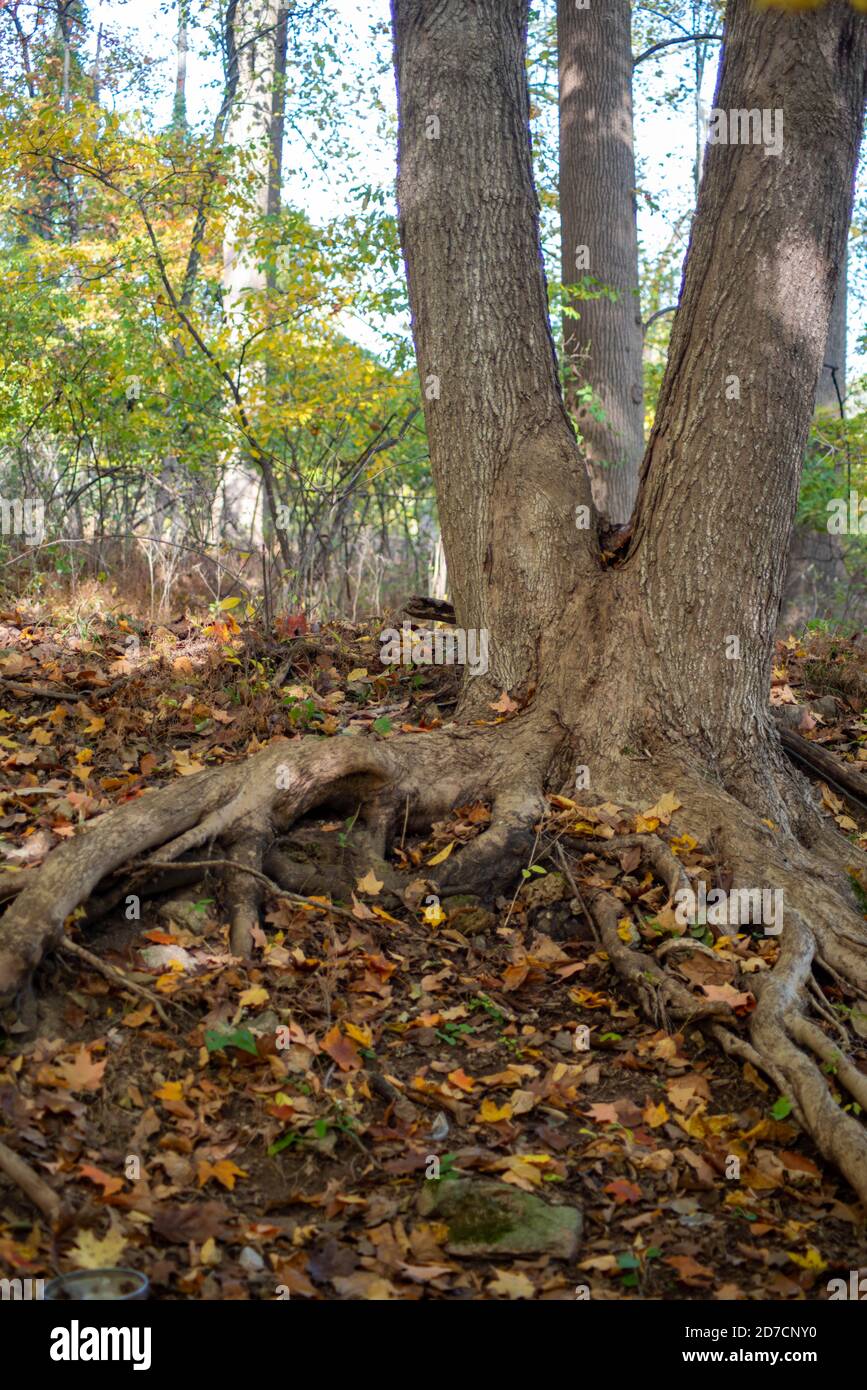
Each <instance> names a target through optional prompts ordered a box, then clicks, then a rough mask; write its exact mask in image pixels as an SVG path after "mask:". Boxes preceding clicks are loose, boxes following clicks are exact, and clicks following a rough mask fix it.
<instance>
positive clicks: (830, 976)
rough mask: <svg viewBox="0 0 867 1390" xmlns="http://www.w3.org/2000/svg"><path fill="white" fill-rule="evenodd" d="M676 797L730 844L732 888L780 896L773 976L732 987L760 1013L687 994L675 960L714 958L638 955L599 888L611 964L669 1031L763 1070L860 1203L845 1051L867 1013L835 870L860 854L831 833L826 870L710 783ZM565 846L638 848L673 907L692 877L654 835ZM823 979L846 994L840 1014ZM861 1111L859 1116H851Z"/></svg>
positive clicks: (852, 914) (862, 1142) (864, 1185)
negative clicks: (698, 1038)
mask: <svg viewBox="0 0 867 1390" xmlns="http://www.w3.org/2000/svg"><path fill="white" fill-rule="evenodd" d="M683 799H684V802H685V803H686V804H687V805H688V806H689V807H690V810H691V811H692V812H693V813H694V815H695V820H694V821H693V828H695V829H699V833H702V830H701V828H700V826H699V823H700V822H702V823H703V831H704V834H705V837H706V838H707V839H709V838H710V832H711V828H712V829H713V831H714V833H715V834H716V836H717V837H718V838H719V837H721V838H722V839H723V840H724V841H725V845H726V859H727V861H728V862H729V864H730V865H731V866H732V867H733V869H734V873H735V882H736V883H737V884H738V885H749V886H750V887H753V888H758V887H768V886H773V887H775V888H782V890H783V893H784V903H785V907H784V920H783V927H782V932H781V934H780V936H779V943H780V946H779V954H778V957H777V960H776V962H775V963H774V965H773V967H772V968H771V969H770V970H767V971H762V972H758V973H752V974H750V975H749V976H746V975H744V976H738V977H737V978H736V979H735V981H734V982H733V983H734V986H735V988H736V989H738V990H743V991H751V992H752V993H753V995H754V996H755V997H756V1000H757V1002H756V1007H755V1010H754V1012H753V1013H752V1015H751V1016H750V1017H749V1020H748V1023H745V1021H744V1020H743V1019H741V1018H738V1017H736V1015H735V1014H734V1012H733V1011H732V1009H731V1008H730V1007H729V1005H728V1004H726V1003H723V1002H720V1001H718V1000H713V1001H712V1000H709V999H704V998H703V997H702V996H700V995H697V994H695V993H693V991H692V989H691V988H689V987H688V985H687V984H685V983H684V982H683V980H682V979H679V978H678V977H677V973H676V967H677V959H678V956H679V954H680V952H681V951H684V952H686V953H695V952H702V951H706V952H707V953H708V954H709V955H711V956H712V955H713V954H714V953H713V951H711V950H710V949H709V948H708V947H706V946H703V945H702V944H701V943H700V942H698V941H696V940H694V939H692V938H690V937H684V938H674V939H670V940H668V941H665V942H663V943H662V944H661V945H658V946H656V947H655V949H650V950H648V949H647V947H646V944H645V946H644V948H641V943H640V938H639V937H638V934H637V933H636V934H635V939H634V940H633V941H629V940H628V939H624V937H625V936H626V933H625V932H624V931H623V930H622V929H621V924H622V921H623V918H624V905H623V903H622V902H620V901H618V899H617V898H616V897H613V896H612V895H611V894H609V893H607V892H605V891H603V890H598V889H597V890H596V891H595V892H591V893H589V894H587V900H588V902H589V906H590V911H591V913H592V915H593V917H594V920H595V921H596V923H597V925H598V927H599V931H600V935H601V939H602V943H603V945H604V947H605V950H606V952H607V954H608V957H609V959H610V961H611V963H612V965H613V966H614V968H615V969H616V970H617V971H618V973H619V974H620V975H621V976H622V977H623V978H624V979H625V980H626V981H627V982H628V983H629V985H630V987H631V988H632V990H633V992H634V994H635V996H636V998H637V1000H638V1002H639V1004H640V1005H641V1007H642V1010H643V1012H644V1013H645V1014H646V1016H647V1017H648V1018H650V1019H652V1020H653V1021H654V1022H656V1023H657V1024H659V1025H661V1026H664V1027H669V1026H670V1025H672V1024H674V1023H677V1024H681V1025H682V1024H688V1023H694V1024H699V1025H700V1026H701V1027H702V1028H704V1029H705V1030H706V1031H707V1032H708V1033H709V1034H710V1035H711V1036H713V1037H714V1039H715V1040H716V1041H717V1042H718V1043H719V1045H720V1046H721V1047H722V1048H723V1050H724V1051H725V1052H726V1053H728V1054H729V1055H730V1056H733V1057H736V1058H738V1059H739V1060H741V1061H743V1062H749V1063H751V1064H752V1066H754V1067H756V1068H759V1069H761V1070H762V1071H764V1072H765V1074H766V1075H767V1076H769V1077H770V1078H771V1080H772V1081H773V1082H774V1084H775V1086H776V1087H777V1088H778V1090H779V1092H780V1094H781V1095H782V1096H785V1097H786V1098H787V1099H788V1100H789V1101H790V1103H791V1106H792V1112H793V1114H794V1116H795V1118H796V1119H797V1120H798V1121H799V1123H800V1124H801V1126H802V1127H803V1128H804V1130H805V1131H806V1132H807V1133H809V1134H810V1136H811V1137H812V1139H813V1141H814V1142H815V1144H816V1147H817V1148H818V1149H819V1150H820V1152H821V1153H822V1154H823V1155H824V1156H825V1157H826V1158H827V1159H829V1160H830V1161H831V1162H832V1163H834V1164H835V1165H836V1166H837V1167H838V1168H839V1170H840V1172H841V1173H843V1174H844V1175H845V1177H846V1178H847V1179H848V1180H849V1182H850V1183H851V1185H852V1187H853V1188H854V1190H855V1191H856V1192H857V1194H858V1196H859V1197H860V1198H861V1200H862V1201H863V1202H864V1203H865V1204H867V1126H865V1123H864V1118H867V1071H863V1070H861V1068H860V1067H859V1066H858V1064H857V1062H856V1061H854V1060H853V1055H852V1054H853V1053H856V1052H858V1051H859V1050H860V1051H861V1053H862V1055H863V1053H864V1048H863V1046H862V1045H861V1041H860V1038H859V1037H858V1036H857V1035H856V1034H855V1033H854V1032H852V1031H851V1030H850V1029H849V1027H848V1026H847V1015H848V1014H849V1013H850V1012H851V1009H852V1007H855V1008H858V1007H859V1005H860V1007H861V1008H862V1009H864V1010H865V1011H867V1003H865V1000H867V927H865V921H864V916H863V915H862V914H861V913H860V912H859V910H858V907H857V903H856V899H855V897H854V895H853V893H852V891H851V888H850V886H849V885H847V882H846V878H845V875H844V873H843V871H842V866H843V864H846V865H847V866H848V867H849V869H850V872H851V867H852V864H853V862H855V860H856V853H857V852H856V851H853V849H852V847H851V846H849V845H847V844H846V842H845V841H842V839H840V837H835V838H836V840H837V850H838V854H839V858H838V861H837V865H836V871H833V870H832V869H830V868H829V862H828V861H829V858H830V856H829V853H828V849H829V844H828V842H827V841H825V840H823V842H822V844H821V847H820V848H821V857H820V855H818V854H816V853H811V852H810V851H808V850H805V849H804V847H803V846H801V845H799V844H798V843H797V842H794V841H790V840H789V839H788V837H782V836H781V837H780V839H781V840H782V843H780V844H777V843H775V837H774V835H773V832H771V831H770V830H769V828H768V827H767V825H765V824H764V822H762V821H761V820H760V819H759V818H758V817H756V816H754V815H753V814H751V813H750V812H749V811H747V810H746V809H745V808H744V807H743V806H742V805H739V804H737V803H735V802H734V801H733V799H732V798H731V797H729V796H728V795H727V794H726V793H724V792H722V791H720V790H717V791H715V792H711V791H709V789H708V787H707V785H706V784H704V785H703V786H702V787H701V788H700V789H699V788H698V787H697V786H696V785H695V784H693V785H692V786H691V787H690V789H689V790H684V792H683ZM571 843H572V845H574V846H576V847H577V848H579V849H581V850H583V851H585V852H586V851H588V850H590V851H592V852H593V854H594V855H597V856H598V855H603V856H604V855H606V854H608V853H612V854H616V853H617V852H619V851H621V850H622V849H624V848H627V847H629V846H632V845H636V844H637V845H639V846H640V848H641V851H642V859H643V861H644V863H645V866H646V867H650V868H652V870H653V872H654V876H655V877H656V878H657V879H658V880H660V881H661V882H662V883H663V884H664V885H665V887H666V889H667V891H668V894H669V902H670V901H671V899H672V897H673V895H674V893H675V891H676V890H677V889H678V888H680V887H683V886H685V884H686V883H687V882H688V880H687V879H686V876H685V874H684V870H683V868H682V866H681V864H680V862H679V861H678V860H677V859H676V857H675V856H674V855H673V854H672V853H671V851H670V849H669V848H668V847H667V846H666V845H665V844H664V842H663V841H662V840H661V839H660V838H659V837H658V836H656V835H639V836H620V837H615V838H614V839H612V840H608V841H601V842H600V841H599V840H592V841H590V840H573V841H572V842H571ZM736 930H737V928H735V931H736ZM822 979H824V980H825V981H826V983H827V981H830V986H831V988H832V989H833V990H834V992H835V993H837V994H839V995H841V996H842V999H841V1001H840V1002H841V1007H840V1008H839V1009H838V1010H837V1011H835V1010H833V1009H832V1008H831V1006H830V1004H829V1002H828V999H827V996H826V993H825V991H824V989H823V986H822V983H821V980H822ZM746 1028H748V1035H747V1032H746V1031H745V1029H746ZM853 1102H854V1105H853V1104H852V1103H853ZM853 1112H854V1113H853ZM861 1112H863V1118H857V1117H856V1116H859V1115H860V1114H861Z"/></svg>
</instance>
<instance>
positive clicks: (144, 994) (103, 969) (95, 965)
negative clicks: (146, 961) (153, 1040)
mask: <svg viewBox="0 0 867 1390" xmlns="http://www.w3.org/2000/svg"><path fill="white" fill-rule="evenodd" d="M60 949H61V951H63V952H65V954H66V955H68V956H75V957H76V958H77V959H78V960H82V961H84V962H85V964H87V965H89V966H90V967H91V968H92V969H93V970H98V971H99V973H100V975H104V976H105V978H106V979H107V980H111V981H112V983H113V984H116V985H121V986H122V987H123V988H124V989H128V990H130V992H131V993H132V994H138V995H140V996H141V998H142V999H147V1001H148V1003H149V1004H153V1006H154V1008H155V1009H156V1011H157V1013H158V1014H159V1016H160V1018H161V1019H162V1021H163V1023H165V1024H166V1025H168V1022H169V1020H168V1018H167V1016H166V1012H165V1009H164V1008H163V1006H162V1002H161V1001H160V1000H159V999H158V998H157V996H156V995H155V994H154V992H153V990H150V989H147V988H146V986H145V985H140V984H137V983H136V981H135V980H130V979H128V978H127V976H126V975H125V974H124V973H123V971H122V970H118V968H117V966H115V965H109V964H108V961H104V960H100V958H99V956H95V955H94V954H93V952H92V951H88V950H87V948H86V947H85V946H79V944H78V942H77V941H70V940H69V938H68V937H67V938H66V939H65V940H64V941H62V942H61V943H60ZM167 1002H168V1003H170V1004H171V1005H172V1007H173V1008H175V1009H180V1010H181V1012H182V1013H185V1014H187V1016H188V1017H190V1018H192V1014H190V1012H189V1010H188V1009H185V1008H184V1007H183V1005H182V1004H178V1003H176V1002H175V1000H173V999H172V1000H168V1001H167Z"/></svg>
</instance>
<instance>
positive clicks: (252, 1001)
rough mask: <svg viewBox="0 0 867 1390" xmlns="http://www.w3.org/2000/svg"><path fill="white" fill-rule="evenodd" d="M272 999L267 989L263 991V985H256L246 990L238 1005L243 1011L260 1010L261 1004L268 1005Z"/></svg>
mask: <svg viewBox="0 0 867 1390" xmlns="http://www.w3.org/2000/svg"><path fill="white" fill-rule="evenodd" d="M270 997H271V996H270V995H269V993H268V991H267V989H263V988H262V986H261V985H254V986H252V988H250V989H245V990H244V992H243V994H242V995H241V996H240V998H239V1000H238V1003H239V1004H240V1005H241V1008H242V1009H258V1007H259V1005H260V1004H267V1002H268V1000H269V999H270Z"/></svg>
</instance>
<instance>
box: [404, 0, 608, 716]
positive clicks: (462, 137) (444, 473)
mask: <svg viewBox="0 0 867 1390" xmlns="http://www.w3.org/2000/svg"><path fill="white" fill-rule="evenodd" d="M526 12H527V6H526V4H525V3H523V2H522V0H521V2H519V0H478V3H475V4H469V3H448V4H444V5H437V6H430V5H428V4H424V3H422V0H395V3H394V5H393V16H394V32H395V71H396V76H397V91H398V109H399V126H398V208H399V221H400V232H401V242H402V246H403V251H404V259H405V262H406V272H407V280H408V285H409V299H410V308H411V312H412V326H413V335H414V339H415V344H416V357H417V361H418V368H419V375H420V378H421V388H422V395H423V398H424V409H425V421H426V424H427V434H428V440H429V444H430V458H431V467H432V471H433V475H434V480H435V483H436V488H437V497H438V502H439V516H440V524H441V527H442V534H443V542H444V545H445V551H446V557H447V561H448V572H449V581H450V585H451V591H452V597H453V600H454V604H455V610H456V613H457V619H458V623H459V624H460V625H461V626H462V627H464V628H476V629H486V630H487V631H488V632H489V634H490V641H491V651H492V658H491V673H490V675H491V681H492V683H493V684H494V685H498V686H499V688H500V689H505V690H510V689H513V688H515V687H518V686H522V687H524V688H526V687H527V686H528V685H529V684H532V682H533V680H534V679H535V674H536V670H537V658H538V640H539V635H540V633H541V632H542V631H543V630H544V629H545V628H546V627H548V626H550V625H552V624H553V623H554V622H556V620H557V618H558V617H559V615H560V613H561V612H562V603H563V596H564V594H565V593H568V592H569V590H570V588H571V587H573V585H574V584H575V583H576V582H577V581H578V578H579V576H580V575H581V573H582V572H583V573H584V574H585V575H588V576H589V574H590V572H591V570H592V569H593V567H594V566H595V558H594V553H593V547H592V546H591V545H590V544H587V543H585V544H583V545H582V544H580V543H579V542H580V538H581V536H582V534H583V536H584V537H585V541H586V539H587V538H588V537H589V536H590V535H591V531H590V530H589V529H588V530H584V531H583V532H581V531H579V530H577V529H576V519H575V508H576V505H584V506H585V507H588V508H589V506H590V503H591V498H590V485H589V480H588V478H587V474H586V469H585V467H584V465H583V463H582V460H581V457H580V455H579V452H578V449H577V446H576V441H575V436H574V432H573V430H572V427H571V425H570V423H569V420H568V417H567V414H566V411H565V408H564V405H563V400H562V396H561V393H560V387H559V383H558V376H557V365H556V359H555V353H554V345H553V340H552V338H551V333H550V328H549V324H548V315H547V293H546V285H545V275H544V270H543V266H542V258H541V253H540V248H539V236H538V203H537V199H536V193H535V188H534V185H533V176H532V166H531V157H530V140H529V128H528V111H529V98H528V94H527V83H526V75H525V72H524V66H523V54H524V49H525V31H526ZM469 112H472V113H473V114H472V120H468V113H469ZM480 213H481V215H480ZM593 534H594V542H595V532H594V533H593ZM540 557H544V563H541V564H540Z"/></svg>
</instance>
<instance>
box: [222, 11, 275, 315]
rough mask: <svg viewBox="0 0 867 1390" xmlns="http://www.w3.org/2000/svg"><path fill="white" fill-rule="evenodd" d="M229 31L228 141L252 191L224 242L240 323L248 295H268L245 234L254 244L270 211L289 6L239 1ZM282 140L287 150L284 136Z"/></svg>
mask: <svg viewBox="0 0 867 1390" xmlns="http://www.w3.org/2000/svg"><path fill="white" fill-rule="evenodd" d="M230 28H231V35H230V42H231V44H232V45H233V47H234V50H235V53H236V54H237V64H238V83H237V87H236V90H235V95H234V100H233V103H232V109H231V113H230V116H229V124H228V128H227V132H226V140H227V143H228V144H229V145H231V146H233V147H234V149H235V150H236V151H237V153H238V176H239V180H240V182H241V184H242V185H243V187H244V188H245V189H248V190H250V195H249V196H248V198H247V200H246V206H245V207H243V208H236V209H233V210H232V211H231V212H230V213H229V215H228V217H227V219H226V230H225V234H224V238H223V306H224V309H225V311H226V313H227V315H228V316H229V317H233V316H234V317H237V316H238V315H239V314H241V315H242V314H243V310H244V298H245V295H247V294H248V293H250V292H251V291H257V290H263V289H264V288H265V286H266V283H267V277H266V273H265V271H264V270H263V269H262V268H261V266H260V265H259V264H258V263H257V260H256V256H255V254H253V253H252V251H251V248H250V247H249V246H244V245H243V244H242V242H243V240H244V237H245V234H246V236H247V237H248V238H249V234H250V231H251V230H253V231H254V232H255V218H256V214H257V213H258V214H260V215H262V216H265V215H266V214H267V213H268V212H269V210H270V209H269V195H270V189H271V186H272V181H273V173H272V167H273V145H272V139H273V131H274V122H273V120H272V113H273V103H274V100H275V88H276V84H275V76H276V74H277V72H278V69H279V67H280V61H281V60H280V57H279V54H278V42H277V40H278V38H279V37H280V36H281V35H282V41H283V58H282V64H283V67H284V70H285V41H286V21H285V0H239V3H238V5H237V8H236V10H235V15H234V21H233V22H232V24H231V26H230ZM281 124H282V115H281ZM280 140H281V148H282V134H281V137H280ZM278 196H279V195H278Z"/></svg>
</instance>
